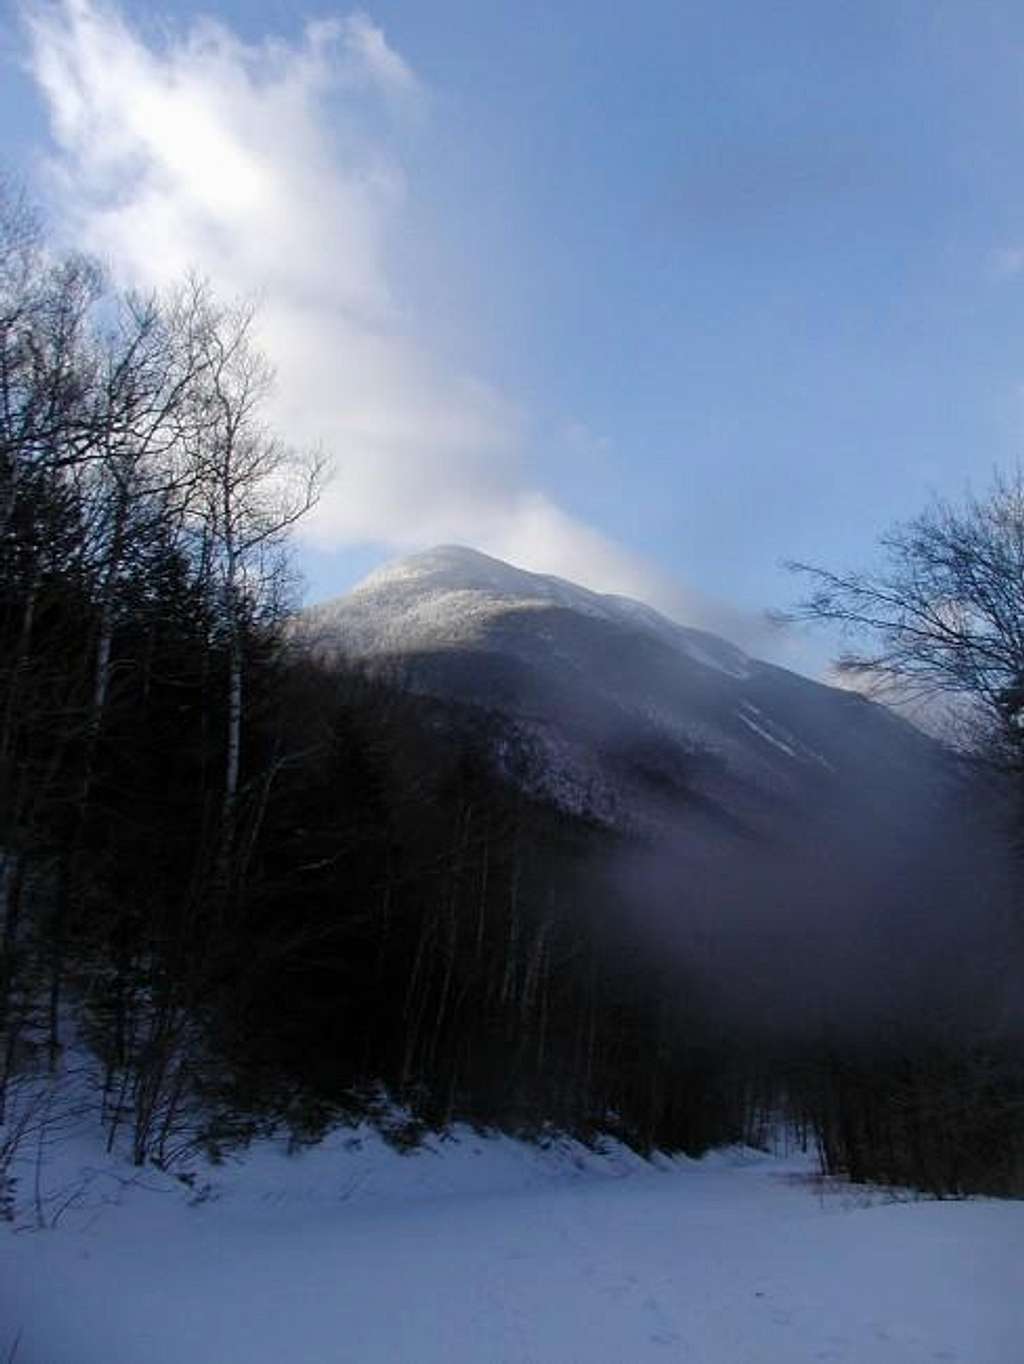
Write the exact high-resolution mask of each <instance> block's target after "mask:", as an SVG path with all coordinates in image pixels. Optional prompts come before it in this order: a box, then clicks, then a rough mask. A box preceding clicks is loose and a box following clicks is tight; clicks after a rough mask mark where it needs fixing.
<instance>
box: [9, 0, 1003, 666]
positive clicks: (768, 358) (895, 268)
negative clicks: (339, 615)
mask: <svg viewBox="0 0 1024 1364" xmlns="http://www.w3.org/2000/svg"><path fill="white" fill-rule="evenodd" d="M11 14H12V16H13V17H14V18H15V19H16V22H15V23H12V24H9V25H5V32H6V36H5V39H4V42H3V48H2V55H3V65H2V68H0V77H2V85H0V117H2V118H3V123H4V127H5V129H6V130H7V138H6V150H5V156H6V158H7V164H8V166H9V167H10V168H11V169H13V170H14V171H15V172H17V173H20V174H23V175H25V176H26V177H27V178H28V179H29V181H30V184H31V185H32V186H33V188H34V189H35V191H36V193H37V194H38V195H39V197H41V198H42V199H43V201H44V202H45V203H46V204H47V206H48V208H49V211H50V213H51V215H52V218H53V221H54V224H55V227H56V228H57V230H58V231H59V232H62V233H64V234H65V235H67V236H68V238H69V239H72V238H74V239H76V240H84V241H85V242H86V243H87V244H88V245H89V246H90V247H92V249H95V250H97V251H98V252H99V253H100V254H101V255H103V256H104V257H105V258H107V259H108V260H109V262H110V264H111V266H112V268H113V269H114V270H115V273H119V274H122V275H123V277H124V278H125V279H126V280H131V281H133V282H143V283H157V284H159V283H162V282H164V281H165V280H166V279H168V278H171V277H173V275H174V273H175V272H176V271H179V270H180V268H182V266H183V265H189V264H191V265H197V266H199V267H200V268H201V269H203V270H205V271H207V272H208V273H209V274H210V275H211V276H212V277H213V279H214V281H215V282H217V283H218V284H220V285H221V287H222V288H223V289H224V290H225V291H226V292H233V291H238V290H258V291H260V292H261V294H262V295H263V296H264V299H265V308H264V325H265V342H266V345H267V348H268V350H269V351H270V353H271V355H272V357H273V359H274V360H275V362H276V363H277V366H278V370H279V374H280V382H279V395H278V403H279V407H278V410H277V412H276V413H275V416H276V417H277V418H278V419H279V420H281V421H282V422H284V423H287V426H288V429H289V430H290V431H292V432H293V433H294V434H295V436H296V439H298V440H299V441H302V442H315V441H319V442H320V443H322V444H323V445H324V446H325V447H326V448H328V449H329V450H330V451H331V452H332V453H333V454H334V456H335V457H336V459H337V461H338V470H339V472H338V475H337V477H336V478H335V481H334V483H333V484H332V485H331V489H330V490H329V493H328V496H327V498H326V499H325V502H326V506H325V508H324V509H323V511H322V512H321V514H320V515H319V519H318V521H317V523H316V524H315V525H312V526H311V527H310V529H309V530H308V532H307V535H306V538H305V540H304V543H303V546H302V557H303V563H304V565H305V569H306V572H307V575H308V578H309V581H310V595H311V596H313V597H322V596H328V595H332V594H334V593H336V592H339V591H342V590H344V589H345V588H346V587H347V586H349V585H350V584H351V582H352V581H353V579H354V578H356V577H358V576H359V575H360V574H361V573H362V572H363V571H365V569H366V568H367V567H369V566H370V565H372V564H373V563H375V562H377V561H378V560H380V559H382V558H384V557H387V556H388V555H390V554H393V553H395V552H400V551H401V550H403V549H404V548H407V547H414V546H415V545H417V544H425V543H432V542H434V541H436V540H439V539H444V540H460V541H464V542H468V543H476V544H478V545H479V546H480V547H482V548H485V549H489V550H492V551H493V552H497V553H501V554H503V555H505V556H506V557H509V558H512V559H514V560H516V561H518V562H520V563H522V564H524V566H526V567H533V568H539V569H544V570H548V571H554V572H561V573H564V574H566V575H567V576H573V577H576V578H579V579H581V580H583V581H589V582H590V583H591V584H592V585H595V586H598V587H608V588H615V589H621V590H626V591H632V592H634V593H637V594H639V595H645V596H647V597H649V598H651V599H653V600H655V602H656V603H658V604H661V605H663V606H665V607H667V608H668V609H670V610H673V611H675V613H676V614H678V615H689V616H690V617H691V618H692V619H695V620H698V621H700V622H702V623H707V624H711V625H717V626H718V627H719V628H721V629H722V630H723V631H724V632H726V633H731V634H732V635H733V636H738V637H740V642H742V643H747V644H748V645H751V646H752V647H755V648H756V647H758V645H759V644H760V645H761V646H762V651H763V650H765V649H767V650H769V651H771V650H773V649H774V650H775V651H776V652H777V653H778V647H777V646H776V645H773V644H771V643H770V642H768V641H763V640H761V639H760V637H759V634H758V629H757V626H756V621H755V620H754V617H756V613H757V612H758V611H760V610H761V609H762V608H765V607H772V606H778V605H780V604H783V605H784V604H786V603H787V602H788V601H790V600H791V599H792V597H793V595H794V592H795V590H796V589H795V586H794V584H793V582H792V580H791V579H790V578H789V577H788V576H787V575H786V574H785V573H784V572H783V571H782V569H781V568H780V561H781V560H782V559H785V558H790V557H794V558H802V559H808V560H812V561H818V562H824V563H828V564H832V565H836V566H844V565H850V564H856V563H862V562H865V561H867V560H868V559H870V556H871V552H872V544H873V542H874V540H875V537H876V536H877V535H878V534H879V533H880V532H881V531H882V530H884V528H885V527H886V526H887V525H888V524H890V523H891V522H892V521H893V520H894V519H898V518H900V517H905V516H908V515H912V514H913V513H914V512H915V511H916V510H918V509H919V508H920V507H921V506H922V505H923V504H924V503H925V502H926V500H927V499H928V497H929V496H930V495H931V494H933V493H938V494H940V495H947V496H951V497H957V496H959V495H960V494H961V493H962V492H963V491H964V489H965V487H966V486H967V485H968V484H969V483H970V484H973V485H974V486H975V487H978V488H981V487H983V486H984V485H985V483H986V481H987V479H988V477H989V475H990V472H991V470H992V469H993V468H994V467H995V466H1006V465H1008V464H1012V463H1014V462H1015V461H1016V460H1017V459H1018V458H1019V455H1020V450H1021V443H1020V435H1021V429H1022V423H1024V191H1022V175H1021V170H1022V167H1021V148H1022V133H1024V82H1022V80H1021V74H1022V70H1024V8H1022V7H1021V6H1019V5H1017V4H1009V3H1008V4H1001V3H989V4H984V5H981V4H978V3H976V2H973V3H966V2H965V3H941V0H933V2H932V3H923V2H921V3H918V2H917V0H902V2H901V0H889V2H888V3H879V4H875V3H871V2H870V0H858V3H856V4H838V3H837V4H824V5H823V4H821V3H820V0H817V2H815V3H809V2H808V3H801V2H799V0H795V2H794V3H789V4H784V3H780V4H767V3H763V0H762V2H758V3H755V0H747V3H729V2H728V0H716V2H715V3H711V2H710V0H705V2H704V3H690V4H688V3H680V2H678V0H677V2H676V3H658V2H657V0H648V2H646V3H643V2H642V3H636V4H633V5H629V6H626V5H621V4H617V5H612V4H600V3H576V2H575V0H562V2H561V3H548V4H546V5H544V4H538V3H534V0H521V2H520V3H517V4H515V5H511V4H481V3H479V0H477V3H472V2H471V0H435V2H434V3H431V4H429V5H426V4H423V3H422V0H417V2H415V3H413V2H410V0H381V3H377V4H372V5H368V6H367V7H366V8H365V9H363V10H361V11H350V10H346V9H340V10H337V11H330V10H315V11H309V12H308V13H306V14H301V15H297V14H296V11H295V10H294V9H293V7H292V6H291V5H287V4H283V3H266V4H245V5H240V4H234V5H218V6H217V7H216V8H214V7H212V6H206V7H202V6H199V7H197V6H193V5H191V4H188V5H183V4H169V5H166V6H164V7H163V9H162V10H160V11H159V13H157V12H156V11H154V10H153V8H152V7H150V6H145V7H142V6H138V5H135V4H125V5H124V6H123V7H121V8H120V9H118V10H114V9H110V8H101V7H97V6H94V5H93V4H92V3H91V0H73V2H72V0H67V3H61V4H57V5H50V6H43V7H39V6H34V7H32V8H30V9H27V10H26V9H25V8H24V7H22V6H17V5H15V6H14V7H12V9H11ZM203 15H207V16H209V15H212V16H214V17H215V18H216V19H217V20H218V21H219V23H220V25H221V27H220V29H211V28H210V27H209V26H206V27H205V28H203V27H200V28H199V29H197V28H196V24H197V21H198V20H199V18H200V17H201V16H203ZM310 22H312V23H313V24H314V28H313V29H312V31H310V30H309V28H308V25H309V23H310ZM12 132H13V137H12ZM811 652H812V653H813V650H812V651H811ZM782 653H783V655H784V654H785V649H783V650H782ZM798 654H799V647H797V651H796V653H793V654H792V657H793V658H794V659H795V660H796V661H798V662H799V657H798ZM810 657H811V654H807V655H806V658H807V659H810ZM805 665H806V666H813V665H811V664H809V663H806V664H805Z"/></svg>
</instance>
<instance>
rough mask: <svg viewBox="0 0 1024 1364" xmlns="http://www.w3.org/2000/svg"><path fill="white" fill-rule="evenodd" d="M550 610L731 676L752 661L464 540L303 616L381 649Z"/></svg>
mask: <svg viewBox="0 0 1024 1364" xmlns="http://www.w3.org/2000/svg"><path fill="white" fill-rule="evenodd" d="M554 608H556V609H560V610H564V611H572V612H575V613H577V614H578V615H581V616H585V617H589V618H591V619H597V620H603V621H606V622H607V623H608V624H609V625H611V626H613V627H618V628H620V629H625V630H628V631H630V632H631V633H632V632H636V631H637V630H639V631H641V632H643V633H644V634H645V635H647V636H649V637H652V638H657V639H659V640H661V641H662V642H663V643H665V644H667V645H669V647H671V648H673V649H674V650H677V651H679V652H681V653H684V654H686V655H687V656H688V657H689V658H690V659H692V660H693V661H694V662H697V663H699V664H701V665H702V666H704V667H709V668H713V669H716V670H717V671H720V672H724V673H728V674H729V675H730V676H733V677H746V676H748V675H749V672H750V667H751V660H750V659H749V658H748V657H747V656H746V655H745V654H744V653H743V652H742V650H740V649H737V648H736V647H735V645H732V644H729V643H728V642H727V641H725V640H723V639H719V638H718V637H717V636H715V635H711V634H708V633H707V632H706V631H702V630H695V629H691V628H689V627H687V626H684V625H680V624H678V623H677V622H675V621H672V620H670V619H669V618H668V617H667V616H664V615H662V614H661V612H659V611H656V610H655V609H654V608H653V607H652V606H648V605H647V604H646V603H644V602H640V601H635V600H633V599H632V598H630V597H622V596H618V595H615V594H610V593H601V592H594V591H592V590H591V589H590V588H587V587H582V586H580V585H579V584H577V583H572V582H569V581H567V580H566V579H564V578H558V577H555V576H554V575H552V574H546V573H532V572H530V571H528V570H526V569H522V568H516V567H515V566H514V565H512V564H509V563H505V562H504V561H503V560H501V559H495V558H492V557H491V556H490V555H488V554H483V553H481V552H480V551H479V550H476V549H471V548H469V547H467V546H465V545H439V546H437V547H435V548H434V549H429V550H424V551H422V552H420V553H417V554H410V555H408V556H406V557H405V558H402V559H398V560H395V561H393V562H391V563H388V564H385V565H384V566H383V567H381V568H379V569H376V570H375V571H374V572H373V573H371V574H370V575H369V576H368V577H367V578H364V579H363V581H362V582H361V583H359V584H358V586H357V587H356V588H355V589H354V590H353V591H352V592H351V593H350V594H349V596H347V597H343V598H340V599H338V600H336V601H334V602H327V603H325V604H324V605H323V606H320V607H315V608H313V610H312V611H311V612H310V613H309V618H310V619H311V620H315V621H317V622H318V623H320V624H322V625H325V626H328V627H330V625H331V624H332V623H336V624H343V626H344V633H345V635H346V638H347V640H348V642H349V643H350V644H351V645H352V646H353V647H354V648H355V650H356V651H357V652H359V653H368V654H380V653H387V652H390V651H391V650H392V649H393V648H394V647H395V646H396V645H398V646H400V647H401V648H402V649H403V650H406V651H407V650H410V649H415V648H421V647H429V648H438V647H445V646H454V645H464V644H467V643H470V642H472V641H473V640H478V639H479V638H480V635H481V632H482V631H484V630H485V629H486V627H487V626H488V625H489V624H490V623H492V622H493V621H494V620H495V619H496V618H497V617H499V616H501V615H504V614H506V613H509V612H523V611H531V610H543V609H554ZM370 617H372V619H371V618H370Z"/></svg>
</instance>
